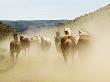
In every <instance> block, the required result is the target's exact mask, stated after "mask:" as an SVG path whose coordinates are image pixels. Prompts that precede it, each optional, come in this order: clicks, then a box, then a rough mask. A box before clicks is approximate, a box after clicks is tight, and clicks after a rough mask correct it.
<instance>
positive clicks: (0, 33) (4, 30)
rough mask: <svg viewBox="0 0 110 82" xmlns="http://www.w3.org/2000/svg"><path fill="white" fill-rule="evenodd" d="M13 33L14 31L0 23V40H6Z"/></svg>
mask: <svg viewBox="0 0 110 82" xmlns="http://www.w3.org/2000/svg"><path fill="white" fill-rule="evenodd" d="M13 32H15V29H13V28H12V27H11V26H8V25H7V24H4V23H3V22H0V40H1V39H4V38H6V37H7V36H8V35H10V34H11V33H13Z"/></svg>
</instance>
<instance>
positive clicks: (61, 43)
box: [10, 28, 91, 61]
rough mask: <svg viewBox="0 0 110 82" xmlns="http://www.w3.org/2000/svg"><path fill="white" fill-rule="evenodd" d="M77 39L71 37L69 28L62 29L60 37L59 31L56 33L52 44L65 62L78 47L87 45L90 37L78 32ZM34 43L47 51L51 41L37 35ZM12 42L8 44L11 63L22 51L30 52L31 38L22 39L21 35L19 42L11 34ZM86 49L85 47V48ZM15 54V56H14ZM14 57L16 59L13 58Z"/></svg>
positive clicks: (14, 35) (16, 35) (80, 31)
mask: <svg viewBox="0 0 110 82" xmlns="http://www.w3.org/2000/svg"><path fill="white" fill-rule="evenodd" d="M78 33H79V39H78V41H76V38H75V37H73V35H72V31H71V29H70V28H65V29H64V34H65V35H64V36H61V35H60V31H57V32H56V35H55V37H54V42H55V46H56V50H57V51H58V52H61V53H62V55H63V57H64V60H65V61H67V57H68V55H72V56H74V55H75V53H76V51H77V50H78V49H80V45H81V44H84V42H85V43H88V42H89V41H90V38H91V37H90V35H89V34H88V33H87V32H86V31H82V30H79V32H78ZM35 38H36V39H35V41H36V42H37V43H39V44H40V47H41V49H42V50H49V49H50V48H51V46H52V42H51V39H49V38H47V37H44V36H41V35H37V36H35ZM13 39H14V40H13V41H11V42H10V57H11V59H12V61H14V60H17V58H18V55H19V54H20V52H21V51H22V53H25V54H26V51H28V53H29V50H30V45H31V42H32V41H33V38H31V39H29V38H24V36H23V35H20V40H19V39H18V34H16V33H15V34H13ZM85 47H86V46H85ZM15 53H16V56H15ZM15 57H16V58H15Z"/></svg>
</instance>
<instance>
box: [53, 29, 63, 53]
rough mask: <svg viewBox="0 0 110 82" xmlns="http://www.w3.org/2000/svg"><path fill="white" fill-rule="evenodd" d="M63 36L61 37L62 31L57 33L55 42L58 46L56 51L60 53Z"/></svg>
mask: <svg viewBox="0 0 110 82" xmlns="http://www.w3.org/2000/svg"><path fill="white" fill-rule="evenodd" d="M61 38H62V37H61V35H60V31H57V32H56V36H55V37H54V41H55V46H56V50H57V51H58V52H60V51H61Z"/></svg>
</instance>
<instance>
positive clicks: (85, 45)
mask: <svg viewBox="0 0 110 82" xmlns="http://www.w3.org/2000/svg"><path fill="white" fill-rule="evenodd" d="M93 41H94V39H93V36H92V35H91V34H90V33H89V32H88V31H86V30H80V31H79V40H78V43H77V46H78V53H79V58H80V60H84V59H85V58H86V57H89V56H90V54H92V50H93V43H94V42H93Z"/></svg>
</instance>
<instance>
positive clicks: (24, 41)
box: [20, 36, 30, 54]
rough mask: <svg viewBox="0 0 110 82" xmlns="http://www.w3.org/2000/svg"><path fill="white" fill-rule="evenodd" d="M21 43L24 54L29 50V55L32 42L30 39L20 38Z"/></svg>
mask: <svg viewBox="0 0 110 82" xmlns="http://www.w3.org/2000/svg"><path fill="white" fill-rule="evenodd" d="M20 43H21V49H22V53H23V52H24V53H25V54H26V50H27V49H28V53H29V50H30V40H29V39H28V38H24V36H20Z"/></svg>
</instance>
